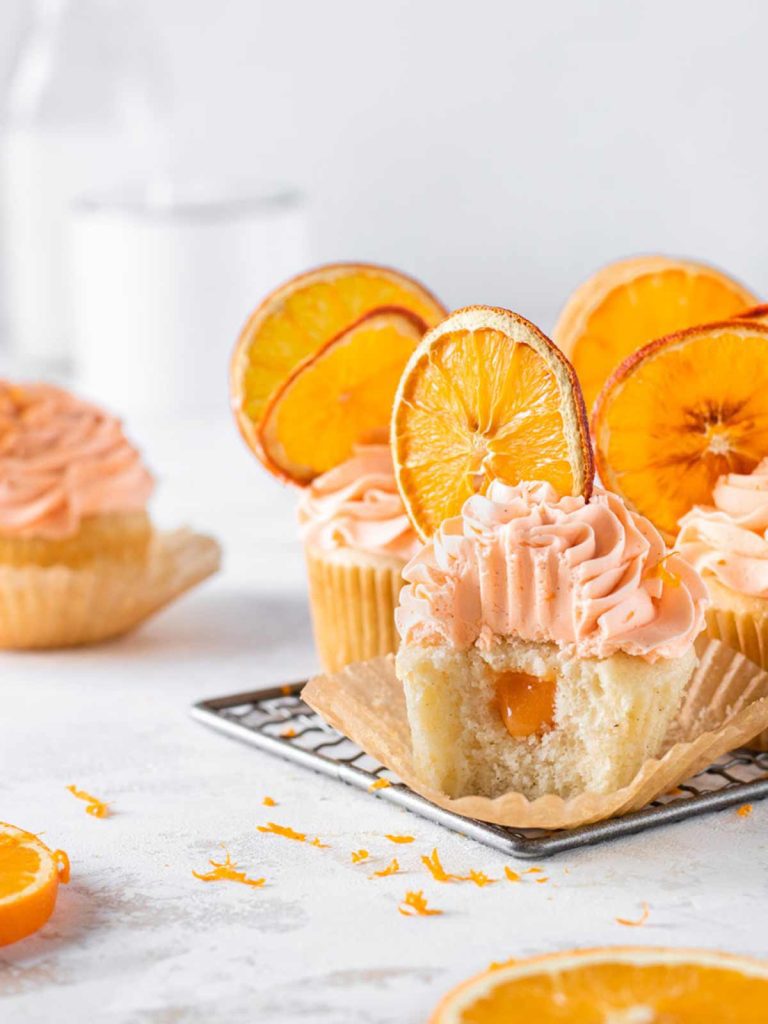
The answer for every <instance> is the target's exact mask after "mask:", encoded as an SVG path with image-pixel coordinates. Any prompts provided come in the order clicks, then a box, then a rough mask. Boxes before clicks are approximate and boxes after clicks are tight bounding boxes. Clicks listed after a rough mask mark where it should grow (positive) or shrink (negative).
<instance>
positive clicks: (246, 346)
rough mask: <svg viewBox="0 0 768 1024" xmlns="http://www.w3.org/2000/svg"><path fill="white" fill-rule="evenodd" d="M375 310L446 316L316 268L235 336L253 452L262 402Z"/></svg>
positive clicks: (241, 421) (396, 280)
mask: <svg viewBox="0 0 768 1024" xmlns="http://www.w3.org/2000/svg"><path fill="white" fill-rule="evenodd" d="M742 305H744V303H742ZM382 306H398V307H400V308H403V309H407V310H409V311H410V312H412V313H415V314H416V316H418V317H419V318H420V319H421V320H423V321H424V323H426V324H427V326H432V324H435V323H437V321H438V320H440V319H442V317H444V316H445V309H444V308H443V306H442V305H441V304H440V302H438V300H437V299H436V298H435V297H434V295H431V294H430V293H429V292H428V291H427V289H426V288H424V287H423V286H422V285H420V284H419V283H418V281H414V280H413V278H410V277H407V276H406V275H405V274H401V273H400V272H399V271H397V270H390V269H388V268H386V267H376V266H372V265H370V264H365V263H335V264H331V265H329V266H324V267H317V268H316V269H315V270H310V271H309V272H308V273H306V274H300V275H299V276H298V277H294V278H292V279H291V280H290V281H287V282H286V283H285V284H284V285H281V287H280V288H278V289H276V291H274V292H272V293H271V294H270V295H268V296H267V297H266V299H264V301H263V302H262V303H261V305H260V306H259V307H258V308H257V309H256V310H255V311H254V312H253V313H252V315H251V317H250V319H249V320H248V322H247V323H246V325H245V327H244V328H243V330H242V333H241V334H240V338H239V339H238V342H237V345H236V346H235V351H234V354H233V357H232V366H231V373H230V394H231V399H232V408H233V411H234V414H235V418H236V420H237V423H238V426H239V428H240V431H241V433H242V434H243V437H244V438H245V440H246V442H247V443H248V444H249V446H250V447H251V448H252V449H253V450H254V451H256V452H258V449H259V440H258V428H259V425H260V423H261V419H262V417H263V415H264V411H265V409H266V406H267V402H268V401H269V399H270V397H271V396H272V395H273V394H274V392H275V391H276V390H277V388H278V387H279V386H280V385H281V384H282V383H283V382H284V381H285V379H286V378H287V377H288V375H289V374H290V373H291V371H292V370H294V369H295V368H296V367H297V366H298V364H299V363H300V362H302V360H304V359H306V358H307V356H310V355H312V354H313V353H315V352H317V351H318V350H319V349H320V348H322V347H323V345H325V344H326V343H327V342H329V341H330V340H331V339H332V338H336V337H338V335H339V334H340V333H341V332H342V331H344V330H346V329H347V328H348V327H351V326H352V324H355V323H357V321H358V320H359V319H360V318H361V317H362V316H365V314H366V313H370V312H371V310H373V309H378V308H381V307H382Z"/></svg>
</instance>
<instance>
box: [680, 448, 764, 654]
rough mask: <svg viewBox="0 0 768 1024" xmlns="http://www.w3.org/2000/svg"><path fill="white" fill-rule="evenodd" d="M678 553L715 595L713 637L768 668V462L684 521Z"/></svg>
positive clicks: (730, 478) (732, 480)
mask: <svg viewBox="0 0 768 1024" xmlns="http://www.w3.org/2000/svg"><path fill="white" fill-rule="evenodd" d="M676 548H677V550H679V552H680V554H681V555H682V556H683V557H684V558H685V559H686V560H687V561H688V562H690V563H691V565H693V566H694V567H695V568H696V569H697V570H698V571H699V573H700V574H701V576H702V579H703V580H704V582H705V584H706V586H707V590H708V591H709V597H710V601H711V604H710V607H709V610H708V612H707V627H708V631H709V634H710V636H712V637H714V638H715V639H717V640H722V641H723V642H724V643H726V644H728V646H729V647H733V648H735V649H736V650H737V651H741V653H742V654H744V655H746V657H748V658H751V660H752V661H755V662H757V664H758V665H760V666H762V668H764V669H768V458H766V459H763V461H762V462H760V463H759V464H758V465H757V466H756V467H755V469H754V470H753V472H752V473H748V474H742V473H728V474H727V475H725V476H721V477H720V478H719V480H718V481H717V483H716V485H715V488H714V492H713V495H712V505H711V506H696V507H695V508H693V509H691V511H690V512H688V513H687V514H686V515H685V516H683V518H682V519H681V520H680V533H679V535H678V538H677V544H676Z"/></svg>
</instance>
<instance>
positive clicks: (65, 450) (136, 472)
mask: <svg viewBox="0 0 768 1024" xmlns="http://www.w3.org/2000/svg"><path fill="white" fill-rule="evenodd" d="M152 488H153V483H152V477H151V476H150V474H149V473H148V472H147V470H146V469H145V468H144V465H143V463H142V461H141V458H140V456H139V454H138V452H137V451H136V449H135V448H133V447H132V446H131V445H130V444H129V442H128V441H127V440H126V438H125V435H124V434H123V430H122V427H121V425H120V422H119V420H116V419H115V418H114V417H112V416H110V415H108V414H107V413H105V412H102V410H101V409H99V408H97V407H96V406H95V405H91V404H90V403H89V402H85V401H83V400H81V399H79V398H75V397H74V395H71V394H69V393H68V392H67V391H63V390H62V389H61V388H55V387H51V386H50V385H48V384H30V385H23V386H16V385H12V384H9V383H8V382H7V381H0V532H1V533H4V534H7V535H10V536H17V537H30V536H34V537H47V538H50V539H55V538H62V537H68V536H71V535H72V534H74V533H76V532H77V530H78V529H79V526H80V522H81V520H82V519H83V518H84V517H85V516H92V515H101V514H104V513H115V512H133V511H140V510H142V509H144V508H145V506H146V503H147V500H148V499H149V496H150V494H151V493H152Z"/></svg>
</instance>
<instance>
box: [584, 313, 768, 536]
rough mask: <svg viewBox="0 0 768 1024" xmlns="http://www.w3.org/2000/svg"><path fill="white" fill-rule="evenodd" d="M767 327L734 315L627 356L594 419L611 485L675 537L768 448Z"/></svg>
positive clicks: (604, 474) (603, 472) (604, 475)
mask: <svg viewBox="0 0 768 1024" xmlns="http://www.w3.org/2000/svg"><path fill="white" fill-rule="evenodd" d="M763 381H768V326H765V325H763V324H759V323H757V322H755V323H748V322H747V321H737V320H732V321H730V322H724V323H719V324H707V325H705V326H703V327H691V328H689V329H688V330H687V331H680V332H679V333H677V334H671V335H669V336H668V337H666V338H660V339H659V340H658V341H654V342H652V343H651V344H650V345H646V346H645V348H642V349H640V351H639V352H636V353H635V354H634V355H632V356H630V357H629V359H627V360H626V361H625V362H624V363H622V365H621V366H620V367H619V369H618V370H617V371H616V372H615V373H614V375H613V376H612V377H611V379H610V380H609V381H608V383H607V384H606V385H605V388H604V389H603V391H602V393H601V395H600V397H599V399H598V401H597V405H596V406H595V412H594V416H593V420H592V425H593V431H594V437H595V448H596V456H597V468H598V472H599V473H600V479H601V480H602V481H603V483H604V484H605V486H606V487H607V488H608V489H609V490H611V491H616V492H617V493H618V494H620V495H622V497H623V498H624V499H625V500H626V501H627V503H628V504H629V505H630V506H632V507H633V508H635V509H637V510H638V511H639V512H642V513H643V514H644V515H646V516H647V517H648V518H649V519H650V520H651V521H652V522H654V523H655V524H656V526H657V527H658V528H659V529H660V530H661V531H662V532H663V533H664V534H665V535H666V537H667V538H668V539H672V538H673V537H674V536H675V535H676V533H677V524H678V520H679V519H680V517H681V516H683V515H684V514H685V513H686V512H687V511H688V510H689V509H690V508H692V506H693V505H698V504H708V503H711V499H712V491H713V489H714V486H715V483H716V482H717V478H718V477H719V476H720V475H721V474H723V473H734V472H735V473H749V472H751V471H752V470H753V469H754V467H755V466H756V465H757V463H758V462H759V461H760V459H762V458H763V457H764V456H765V455H766V454H767V453H768V390H766V388H765V387H764V386H761V382H763Z"/></svg>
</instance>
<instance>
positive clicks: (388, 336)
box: [259, 307, 427, 484]
mask: <svg viewBox="0 0 768 1024" xmlns="http://www.w3.org/2000/svg"><path fill="white" fill-rule="evenodd" d="M426 329H427V325H426V324H425V323H424V321H423V320H421V319H420V318H419V317H418V316H416V314H415V313H411V312H409V311H408V310H407V309H399V308H397V307H389V308H384V309H375V310H372V311H371V312H370V313H368V314H366V316H364V317H362V318H361V319H360V320H358V322H357V323H356V324H354V325H352V326H351V327H348V328H347V329H346V330H345V331H343V332H342V334H341V335H339V337H338V338H335V339H333V340H332V341H329V342H328V343H327V344H326V345H324V346H323V348H321V349H320V351H319V352H317V353H315V354H314V355H312V356H310V357H309V358H308V359H306V360H305V361H304V362H303V363H301V364H300V365H299V367H298V368H297V369H296V370H294V372H293V373H292V374H291V375H290V376H289V377H288V379H287V380H286V381H285V382H284V383H283V384H282V385H281V386H280V387H279V388H278V389H277V391H276V392H275V394H274V395H273V397H272V399H271V400H270V402H269V404H268V406H267V409H266V412H265V413H264V419H263V420H262V423H261V427H260V428H259V440H260V443H261V449H262V453H263V457H264V461H265V465H266V466H267V468H268V469H271V470H272V471H273V472H275V473H277V474H278V475H280V476H283V477H286V478H288V479H290V480H293V481H294V482H295V483H301V484H306V483H309V482H310V481H311V480H312V479H313V478H314V477H316V476H318V475H319V474H320V473H323V472H325V471H326V470H328V469H331V468H333V466H337V465H339V463H341V462H343V461H344V460H345V459H347V458H349V456H350V455H352V452H353V449H354V446H355V445H356V444H360V443H365V442H379V443H382V442H384V443H385V442H386V441H387V436H388V430H389V421H390V419H391V417H392V402H393V400H394V397H395V392H396V391H397V385H398V382H399V381H400V377H401V375H402V372H403V369H404V367H405V365H406V363H407V362H408V359H409V358H410V356H411V355H412V353H413V350H414V349H415V348H416V346H417V345H418V343H419V342H420V341H421V339H422V337H423V335H424V332H425V331H426Z"/></svg>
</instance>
